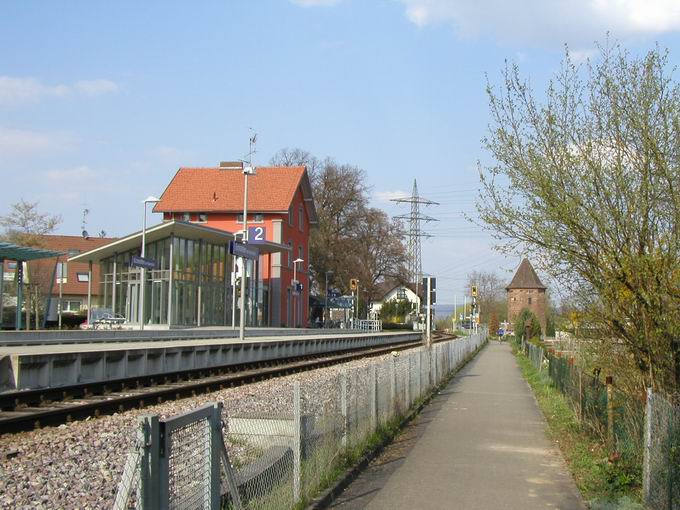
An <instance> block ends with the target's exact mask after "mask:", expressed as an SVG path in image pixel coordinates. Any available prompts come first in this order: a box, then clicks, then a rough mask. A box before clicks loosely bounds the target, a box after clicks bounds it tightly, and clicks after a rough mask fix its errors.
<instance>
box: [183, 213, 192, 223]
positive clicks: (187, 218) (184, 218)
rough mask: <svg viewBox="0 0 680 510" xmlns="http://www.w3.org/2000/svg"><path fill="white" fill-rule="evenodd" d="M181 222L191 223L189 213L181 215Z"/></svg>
mask: <svg viewBox="0 0 680 510" xmlns="http://www.w3.org/2000/svg"><path fill="white" fill-rule="evenodd" d="M182 221H191V213H188V212H185V213H182Z"/></svg>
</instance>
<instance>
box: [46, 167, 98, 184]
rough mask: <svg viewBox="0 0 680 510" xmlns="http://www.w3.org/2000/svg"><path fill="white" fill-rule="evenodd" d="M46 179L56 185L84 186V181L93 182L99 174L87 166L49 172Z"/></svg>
mask: <svg viewBox="0 0 680 510" xmlns="http://www.w3.org/2000/svg"><path fill="white" fill-rule="evenodd" d="M45 177H47V179H48V180H50V181H52V182H55V183H71V184H75V183H77V184H82V183H83V181H87V180H92V179H94V178H95V177H97V173H96V172H95V171H94V170H92V169H91V168H90V167H89V166H87V165H81V166H77V167H75V168H69V169H66V170H48V171H47V172H45Z"/></svg>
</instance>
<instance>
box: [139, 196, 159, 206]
mask: <svg viewBox="0 0 680 510" xmlns="http://www.w3.org/2000/svg"><path fill="white" fill-rule="evenodd" d="M160 201H161V199H160V198H156V197H154V196H153V195H149V196H148V197H146V198H145V199H144V200H143V202H144V203H145V204H155V203H157V202H160Z"/></svg>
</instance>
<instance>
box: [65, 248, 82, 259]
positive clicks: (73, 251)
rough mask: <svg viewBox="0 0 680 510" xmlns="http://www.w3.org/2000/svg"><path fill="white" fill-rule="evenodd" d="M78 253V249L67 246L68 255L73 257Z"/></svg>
mask: <svg viewBox="0 0 680 510" xmlns="http://www.w3.org/2000/svg"><path fill="white" fill-rule="evenodd" d="M79 253H80V250H76V249H75V248H69V250H68V256H69V257H75V256H76V255H78V254H79Z"/></svg>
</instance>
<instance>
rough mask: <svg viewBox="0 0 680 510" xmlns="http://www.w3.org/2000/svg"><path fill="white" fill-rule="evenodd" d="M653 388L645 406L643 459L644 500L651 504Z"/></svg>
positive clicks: (648, 391)
mask: <svg viewBox="0 0 680 510" xmlns="http://www.w3.org/2000/svg"><path fill="white" fill-rule="evenodd" d="M652 398H654V397H653V394H652V388H647V403H646V405H645V433H644V451H643V457H642V493H643V498H642V500H643V501H644V502H645V503H647V504H649V503H650V499H651V482H652V478H651V477H652V474H651V455H652Z"/></svg>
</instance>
